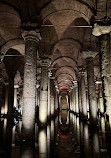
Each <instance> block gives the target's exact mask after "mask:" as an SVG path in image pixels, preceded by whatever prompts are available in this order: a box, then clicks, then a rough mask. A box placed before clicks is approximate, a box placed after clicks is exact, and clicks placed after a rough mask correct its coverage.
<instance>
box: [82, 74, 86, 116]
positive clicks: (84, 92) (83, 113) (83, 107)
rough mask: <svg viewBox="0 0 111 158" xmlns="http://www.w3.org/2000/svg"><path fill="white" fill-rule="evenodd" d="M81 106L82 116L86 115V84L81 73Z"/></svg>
mask: <svg viewBox="0 0 111 158" xmlns="http://www.w3.org/2000/svg"><path fill="white" fill-rule="evenodd" d="M81 107H82V116H83V117H87V102H86V85H85V78H84V75H81Z"/></svg>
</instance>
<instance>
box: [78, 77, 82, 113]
mask: <svg viewBox="0 0 111 158" xmlns="http://www.w3.org/2000/svg"><path fill="white" fill-rule="evenodd" d="M78 105H79V114H80V115H81V114H82V105H81V82H80V78H79V81H78Z"/></svg>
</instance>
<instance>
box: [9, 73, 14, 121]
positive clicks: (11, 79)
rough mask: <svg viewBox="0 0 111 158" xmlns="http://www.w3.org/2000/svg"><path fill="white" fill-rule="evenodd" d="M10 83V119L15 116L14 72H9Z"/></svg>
mask: <svg viewBox="0 0 111 158" xmlns="http://www.w3.org/2000/svg"><path fill="white" fill-rule="evenodd" d="M9 74H10V75H9V85H8V117H9V118H10V120H13V118H14V109H13V104H14V74H12V73H11V72H10V73H9Z"/></svg>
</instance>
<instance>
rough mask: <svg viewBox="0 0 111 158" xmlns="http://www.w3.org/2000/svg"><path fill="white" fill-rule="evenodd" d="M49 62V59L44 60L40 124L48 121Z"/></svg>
mask: <svg viewBox="0 0 111 158" xmlns="http://www.w3.org/2000/svg"><path fill="white" fill-rule="evenodd" d="M48 63H49V59H44V60H42V78H41V88H40V106H39V121H40V125H46V123H47V112H48V111H47V108H48Z"/></svg>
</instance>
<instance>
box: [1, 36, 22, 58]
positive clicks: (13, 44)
mask: <svg viewBox="0 0 111 158" xmlns="http://www.w3.org/2000/svg"><path fill="white" fill-rule="evenodd" d="M10 48H12V49H15V50H17V51H18V52H20V53H21V54H22V55H24V53H25V43H24V40H23V39H19V38H18V39H12V40H10V41H8V42H6V43H5V44H4V45H3V46H2V47H1V50H0V53H1V55H3V56H4V55H5V54H6V53H7V52H8V50H9V49H10Z"/></svg>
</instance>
